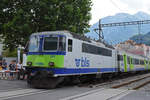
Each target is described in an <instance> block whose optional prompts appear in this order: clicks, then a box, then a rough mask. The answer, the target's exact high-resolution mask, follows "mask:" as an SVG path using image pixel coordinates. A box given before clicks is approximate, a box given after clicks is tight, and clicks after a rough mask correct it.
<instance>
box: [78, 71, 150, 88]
mask: <svg viewBox="0 0 150 100" xmlns="http://www.w3.org/2000/svg"><path fill="white" fill-rule="evenodd" d="M148 78H150V74H149V73H148V74H142V75H137V76H132V77H125V78H123V79H112V80H111V81H110V80H108V81H104V82H100V83H99V82H97V83H94V84H93V83H91V84H83V85H81V86H80V87H89V88H97V87H110V88H114V89H118V88H122V87H125V86H128V85H130V84H133V83H137V82H139V81H144V80H145V79H148ZM148 83H150V81H148V82H147V81H146V82H143V84H140V86H139V85H136V86H135V87H133V88H130V89H133V90H136V89H138V87H142V86H145V85H146V84H148ZM128 89H129V88H128Z"/></svg>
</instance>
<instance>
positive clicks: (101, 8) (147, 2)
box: [90, 0, 150, 25]
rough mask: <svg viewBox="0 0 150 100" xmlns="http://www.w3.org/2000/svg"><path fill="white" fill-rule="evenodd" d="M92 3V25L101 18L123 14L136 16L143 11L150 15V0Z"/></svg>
mask: <svg viewBox="0 0 150 100" xmlns="http://www.w3.org/2000/svg"><path fill="white" fill-rule="evenodd" d="M92 2H93V6H92V10H91V14H92V19H91V20H90V24H91V25H92V24H94V23H96V22H97V21H98V20H99V19H100V18H103V17H106V16H112V15H115V14H116V13H121V12H124V13H129V14H135V13H137V12H138V11H143V12H146V13H148V14H150V0H92Z"/></svg>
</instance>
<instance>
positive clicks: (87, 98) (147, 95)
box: [62, 88, 150, 100]
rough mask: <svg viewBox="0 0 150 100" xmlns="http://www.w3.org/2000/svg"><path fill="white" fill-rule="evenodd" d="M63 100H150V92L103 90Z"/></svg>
mask: <svg viewBox="0 0 150 100" xmlns="http://www.w3.org/2000/svg"><path fill="white" fill-rule="evenodd" d="M62 100H150V91H143V90H142V91H140V90H139V91H138V90H137V91H136V90H124V89H110V88H108V89H105V88H101V89H97V90H93V91H89V92H86V93H83V94H80V95H75V96H71V97H67V98H64V99H62Z"/></svg>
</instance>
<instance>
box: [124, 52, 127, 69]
mask: <svg viewBox="0 0 150 100" xmlns="http://www.w3.org/2000/svg"><path fill="white" fill-rule="evenodd" d="M123 60H124V72H127V55H126V54H124V55H123Z"/></svg>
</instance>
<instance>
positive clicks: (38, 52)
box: [26, 34, 66, 68]
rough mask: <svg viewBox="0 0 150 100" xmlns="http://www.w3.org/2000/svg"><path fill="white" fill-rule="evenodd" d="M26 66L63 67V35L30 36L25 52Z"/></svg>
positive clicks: (64, 42)
mask: <svg viewBox="0 0 150 100" xmlns="http://www.w3.org/2000/svg"><path fill="white" fill-rule="evenodd" d="M27 51H28V52H27V66H26V67H39V68H48V67H49V68H62V67H64V62H63V60H64V55H65V54H66V36H65V35H59V34H58V35H57V34H50V35H42V34H41V35H36V34H34V35H32V36H31V37H30V41H29V44H28V50H27Z"/></svg>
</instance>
